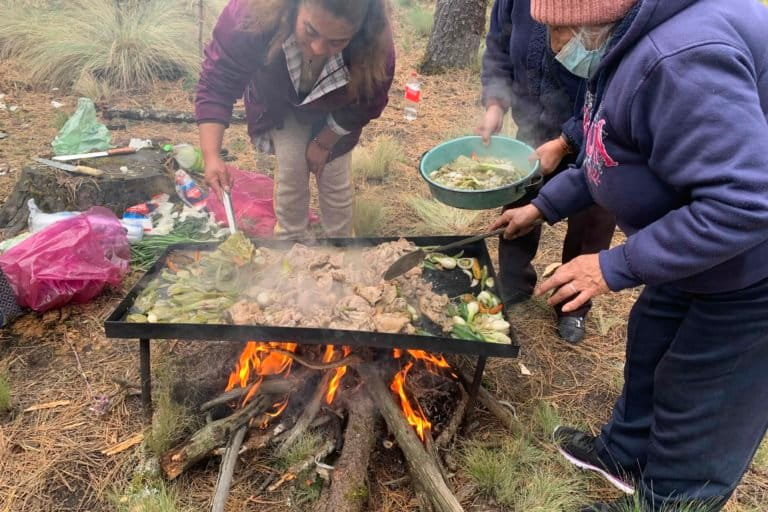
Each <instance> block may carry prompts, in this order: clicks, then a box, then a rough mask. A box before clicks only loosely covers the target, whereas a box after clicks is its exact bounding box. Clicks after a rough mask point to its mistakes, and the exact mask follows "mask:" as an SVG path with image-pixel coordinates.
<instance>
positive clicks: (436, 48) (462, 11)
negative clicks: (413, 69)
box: [421, 0, 488, 75]
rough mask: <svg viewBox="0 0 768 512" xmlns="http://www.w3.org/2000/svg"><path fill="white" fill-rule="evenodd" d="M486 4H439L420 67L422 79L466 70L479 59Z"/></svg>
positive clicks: (464, 0)
mask: <svg viewBox="0 0 768 512" xmlns="http://www.w3.org/2000/svg"><path fill="white" fill-rule="evenodd" d="M487 6H488V0H438V1H437V7H436V8H435V25H434V28H433V29H432V35H431V36H430V37H429V45H428V46H427V53H426V55H425V56H424V60H423V61H422V63H421V72H422V73H423V74H425V75H434V74H438V73H442V72H443V71H445V70H446V69H454V68H468V67H470V66H472V65H473V64H474V63H475V62H476V59H477V58H478V50H479V49H480V41H481V39H482V37H483V34H485V12H486V7H487Z"/></svg>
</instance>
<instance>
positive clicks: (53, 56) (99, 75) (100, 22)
mask: <svg viewBox="0 0 768 512" xmlns="http://www.w3.org/2000/svg"><path fill="white" fill-rule="evenodd" d="M193 12H194V11H193V10H192V9H191V7H190V5H189V2H186V1H183V0H176V1H172V2H167V1H163V0H149V1H145V2H139V1H129V2H114V1H112V0H74V1H71V2H66V3H62V4H54V5H48V6H45V7H41V6H37V7H35V6H30V5H29V2H27V1H25V0H4V1H3V2H2V3H0V34H1V35H0V55H2V56H4V57H17V58H19V59H21V60H23V61H25V62H26V63H27V65H28V73H29V79H30V81H31V82H32V83H33V84H46V85H50V86H55V87H73V89H74V90H75V91H76V92H78V93H80V94H88V95H91V96H92V97H95V98H98V97H102V96H104V94H105V93H106V92H107V91H108V90H109V89H110V88H117V89H120V90H136V89H142V88H147V87H148V86H150V85H151V84H153V83H154V82H155V81H156V80H159V79H169V78H170V79H173V78H178V77H182V76H187V75H195V74H196V73H197V71H198V69H199V59H200V57H199V52H198V47H197V38H196V31H197V23H196V18H195V17H194V14H193Z"/></svg>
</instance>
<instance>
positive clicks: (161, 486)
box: [110, 479, 182, 512]
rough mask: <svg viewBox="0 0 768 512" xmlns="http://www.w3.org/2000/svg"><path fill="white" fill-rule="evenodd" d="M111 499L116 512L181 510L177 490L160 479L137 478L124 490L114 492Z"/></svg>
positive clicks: (177, 511)
mask: <svg viewBox="0 0 768 512" xmlns="http://www.w3.org/2000/svg"><path fill="white" fill-rule="evenodd" d="M110 501H111V503H112V506H113V507H114V510H115V512H181V511H182V508H181V506H180V505H179V499H178V496H177V494H176V492H175V491H173V490H172V489H171V488H169V487H168V486H167V485H166V484H165V482H163V481H162V480H160V479H153V480H149V481H147V480H145V479H137V481H135V482H131V485H129V486H128V488H127V489H125V490H124V491H122V492H114V493H113V494H112V495H111V496H110Z"/></svg>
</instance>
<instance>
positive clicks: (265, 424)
mask: <svg viewBox="0 0 768 512" xmlns="http://www.w3.org/2000/svg"><path fill="white" fill-rule="evenodd" d="M272 407H274V408H275V410H274V411H272V412H268V413H266V414H265V415H264V416H266V418H264V421H262V422H261V425H259V428H262V429H265V428H267V427H268V426H269V420H271V419H272V418H277V417H278V416H280V415H281V414H282V413H283V411H284V410H285V408H286V407H288V399H287V398H286V399H285V400H283V401H282V402H277V403H276V404H272Z"/></svg>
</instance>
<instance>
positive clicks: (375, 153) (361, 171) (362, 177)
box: [351, 136, 403, 184]
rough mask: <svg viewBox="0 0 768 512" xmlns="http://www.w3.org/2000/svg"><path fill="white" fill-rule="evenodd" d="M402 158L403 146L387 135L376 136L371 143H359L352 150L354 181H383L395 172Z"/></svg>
mask: <svg viewBox="0 0 768 512" xmlns="http://www.w3.org/2000/svg"><path fill="white" fill-rule="evenodd" d="M402 159H403V148H402V147H401V146H400V144H399V143H398V142H397V141H396V140H394V139H393V138H392V137H389V136H382V137H377V138H376V139H374V140H373V142H372V143H371V144H367V145H360V146H358V147H356V148H355V149H354V151H353V152H352V163H351V171H352V176H353V178H354V179H355V181H358V182H370V183H379V184H381V183H383V182H385V181H387V180H388V179H389V178H391V177H392V175H393V174H394V172H395V166H396V164H397V163H398V162H401V161H402Z"/></svg>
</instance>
